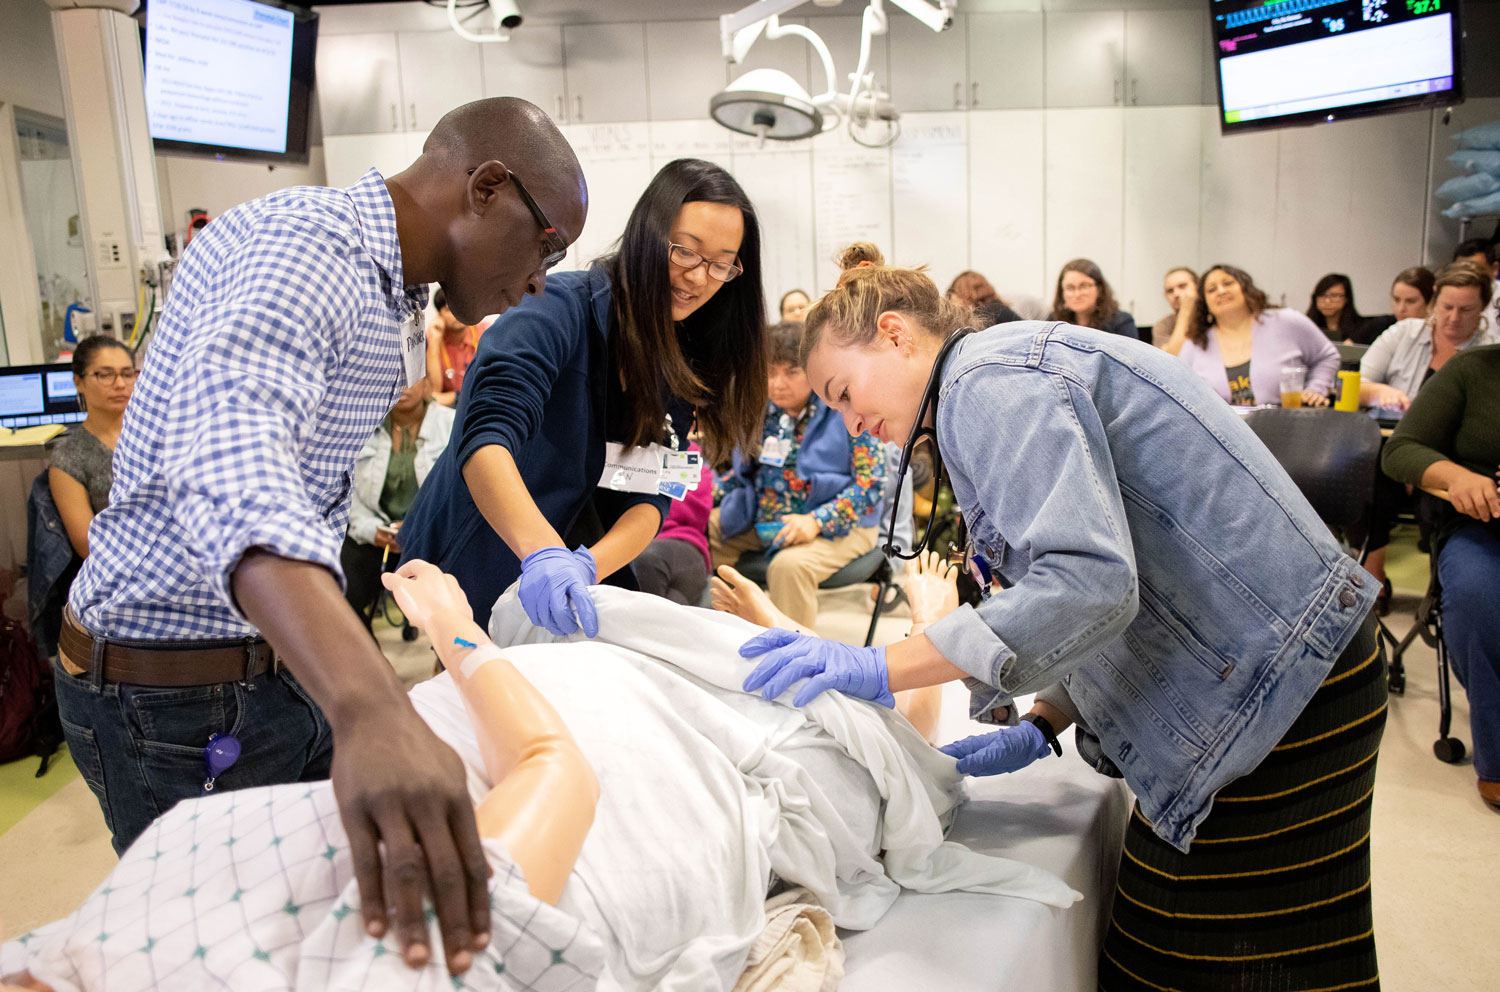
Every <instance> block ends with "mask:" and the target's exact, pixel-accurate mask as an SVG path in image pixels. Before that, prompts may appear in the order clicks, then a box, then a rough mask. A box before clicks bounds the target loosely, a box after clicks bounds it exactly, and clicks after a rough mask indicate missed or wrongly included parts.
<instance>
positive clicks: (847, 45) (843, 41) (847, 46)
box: [798, 10, 905, 96]
mask: <svg viewBox="0 0 1500 992" xmlns="http://www.w3.org/2000/svg"><path fill="white" fill-rule="evenodd" d="M887 16H889V17H897V16H905V15H902V14H898V13H897V12H896V11H894V10H891V11H889V12H888V14H887ZM863 20H864V18H862V17H809V18H808V19H807V26H808V27H810V28H812V29H813V30H814V31H816V32H817V33H818V37H820V38H822V39H823V43H824V44H826V45H827V46H828V51H829V53H830V54H831V55H832V56H833V71H834V73H835V79H834V84H835V85H836V86H837V87H838V90H839V92H840V93H843V94H846V95H847V94H848V92H849V77H850V76H851V75H852V74H853V73H854V70H855V68H856V67H857V66H858V65H859V40H860V34H861V31H862V28H861V24H862V22H863ZM886 38H887V36H886V35H883V34H879V35H876V36H875V37H874V38H872V39H870V64H869V65H868V66H867V67H866V68H865V72H873V73H875V85H876V87H877V88H879V89H882V90H886V91H887V92H889V91H890V87H891V64H890V59H889V57H888V54H889V48H888V46H887V45H886ZM798 40H799V41H800V39H798ZM801 44H802V50H803V52H804V53H806V57H807V71H808V75H809V76H810V78H811V79H812V81H813V86H814V87H815V89H814V91H813V95H814V96H816V95H817V94H818V93H821V92H822V90H823V79H824V75H823V60H822V59H820V58H818V54H817V52H814V51H813V49H812V46H811V45H809V44H807V43H806V42H801Z"/></svg>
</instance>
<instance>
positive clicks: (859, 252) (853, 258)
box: [834, 241, 885, 272]
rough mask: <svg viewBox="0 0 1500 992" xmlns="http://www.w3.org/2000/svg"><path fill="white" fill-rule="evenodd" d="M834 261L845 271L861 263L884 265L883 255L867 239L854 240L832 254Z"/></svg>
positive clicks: (865, 264)
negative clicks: (836, 253)
mask: <svg viewBox="0 0 1500 992" xmlns="http://www.w3.org/2000/svg"><path fill="white" fill-rule="evenodd" d="M834 261H835V262H836V263H838V267H839V269H840V270H842V271H845V272H847V271H848V270H850V269H855V268H859V267H860V266H862V265H864V266H867V265H884V264H885V255H883V254H881V251H880V249H879V248H877V247H875V246H874V245H873V244H871V243H870V242H868V241H856V242H854V243H853V244H851V245H850V246H849V247H847V248H845V249H844V250H843V251H841V252H839V253H838V255H836V256H834Z"/></svg>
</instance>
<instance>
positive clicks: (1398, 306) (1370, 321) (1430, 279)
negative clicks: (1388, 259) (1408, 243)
mask: <svg viewBox="0 0 1500 992" xmlns="http://www.w3.org/2000/svg"><path fill="white" fill-rule="evenodd" d="M1436 281H1437V276H1435V275H1433V274H1432V270H1431V269H1429V268H1427V267H1425V266H1422V265H1413V266H1412V267H1411V268H1409V269H1402V270H1401V271H1400V272H1399V273H1397V274H1396V278H1395V280H1393V281H1392V282H1391V312H1390V313H1388V314H1381V315H1380V316H1377V317H1366V318H1365V326H1364V329H1363V333H1362V334H1361V337H1363V338H1364V339H1365V340H1364V342H1361V343H1368V344H1374V343H1375V342H1376V341H1377V340H1379V339H1380V335H1382V334H1384V333H1385V332H1386V330H1387V329H1389V328H1390V327H1392V326H1393V325H1395V324H1399V323H1401V321H1403V320H1411V319H1412V318H1414V317H1415V318H1417V319H1419V320H1426V319H1427V310H1428V308H1430V307H1431V306H1432V294H1433V293H1434V292H1435V288H1434V284H1435V283H1436ZM1362 372H1363V370H1361V373H1362ZM1361 402H1364V400H1363V398H1361Z"/></svg>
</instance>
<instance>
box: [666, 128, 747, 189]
mask: <svg viewBox="0 0 1500 992" xmlns="http://www.w3.org/2000/svg"><path fill="white" fill-rule="evenodd" d="M733 134H734V132H733V131H730V130H728V129H727V128H723V127H720V126H719V125H718V124H715V123H714V122H713V121H652V122H651V174H652V175H653V176H654V175H656V173H658V172H660V171H661V167H662V166H664V165H666V164H667V163H668V162H670V161H672V160H673V159H678V158H701V159H704V160H705V161H708V162H712V163H714V164H715V165H718V166H722V167H723V168H724V169H725V170H726V171H730V172H732V171H733V170H734V156H733V152H732V150H731V145H732V142H731V141H730V140H729V139H730V137H731V136H732V135H733Z"/></svg>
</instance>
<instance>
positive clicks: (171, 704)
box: [52, 659, 333, 854]
mask: <svg viewBox="0 0 1500 992" xmlns="http://www.w3.org/2000/svg"><path fill="white" fill-rule="evenodd" d="M75 660H81V659H75ZM52 674H53V677H54V678H55V680H56V683H57V705H58V709H59V711H60V712H61V715H62V725H63V733H64V735H66V737H67V739H68V749H69V751H71V752H72V755H73V761H74V762H75V763H76V764H77V765H78V770H79V771H80V772H81V773H82V774H83V778H84V780H85V781H86V782H88V784H89V788H90V789H92V790H94V796H95V797H96V798H97V799H98V800H99V806H100V808H101V809H102V810H103V811H104V822H105V825H106V826H108V827H109V830H110V833H112V834H113V835H114V846H115V852H116V853H119V854H123V853H124V852H125V849H126V848H127V847H129V846H130V844H131V842H132V841H134V840H135V839H136V837H138V836H140V834H141V831H143V830H145V829H146V827H148V826H150V824H151V821H152V820H154V819H156V818H157V817H158V816H160V815H161V814H163V813H165V812H166V811H167V810H169V809H171V808H172V807H173V806H175V805H177V803H178V802H180V801H181V800H183V799H189V798H192V797H194V796H201V795H203V785H204V781H205V779H206V773H205V771H204V764H203V749H204V747H205V746H206V745H207V744H208V738H209V735H210V734H216V733H218V734H226V733H227V734H233V735H234V736H235V737H237V738H239V742H240V757H239V760H238V761H236V762H235V763H234V765H233V766H231V767H230V768H229V769H228V770H226V771H225V772H224V773H223V774H221V775H220V776H219V777H218V778H217V779H216V780H215V782H214V791H216V792H217V791H219V790H220V789H244V788H249V787H251V786H256V785H272V784H275V783H280V782H310V781H314V780H316V779H325V778H327V777H328V772H329V766H330V764H331V763H332V760H333V734H332V731H331V730H330V729H329V727H328V721H327V720H325V719H324V718H323V712H322V710H320V709H318V706H317V704H316V703H314V702H313V701H312V699H311V697H309V696H308V695H307V692H306V691H305V690H304V689H303V688H302V686H301V685H300V684H299V683H298V682H297V680H296V679H295V678H293V677H292V673H291V672H289V671H287V670H286V669H284V668H283V669H281V670H280V671H279V672H277V673H275V674H273V673H270V672H266V673H265V674H263V675H260V676H259V677H257V678H255V679H252V680H251V681H249V682H220V683H217V684H214V685H195V686H186V687H182V688H156V687H154V686H141V685H124V684H121V683H117V682H105V681H103V680H102V679H101V678H100V677H99V673H98V672H97V671H92V672H84V673H83V674H81V675H72V674H70V673H69V672H68V671H67V670H66V669H64V668H63V667H62V665H61V664H57V663H54V664H53V666H52Z"/></svg>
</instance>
